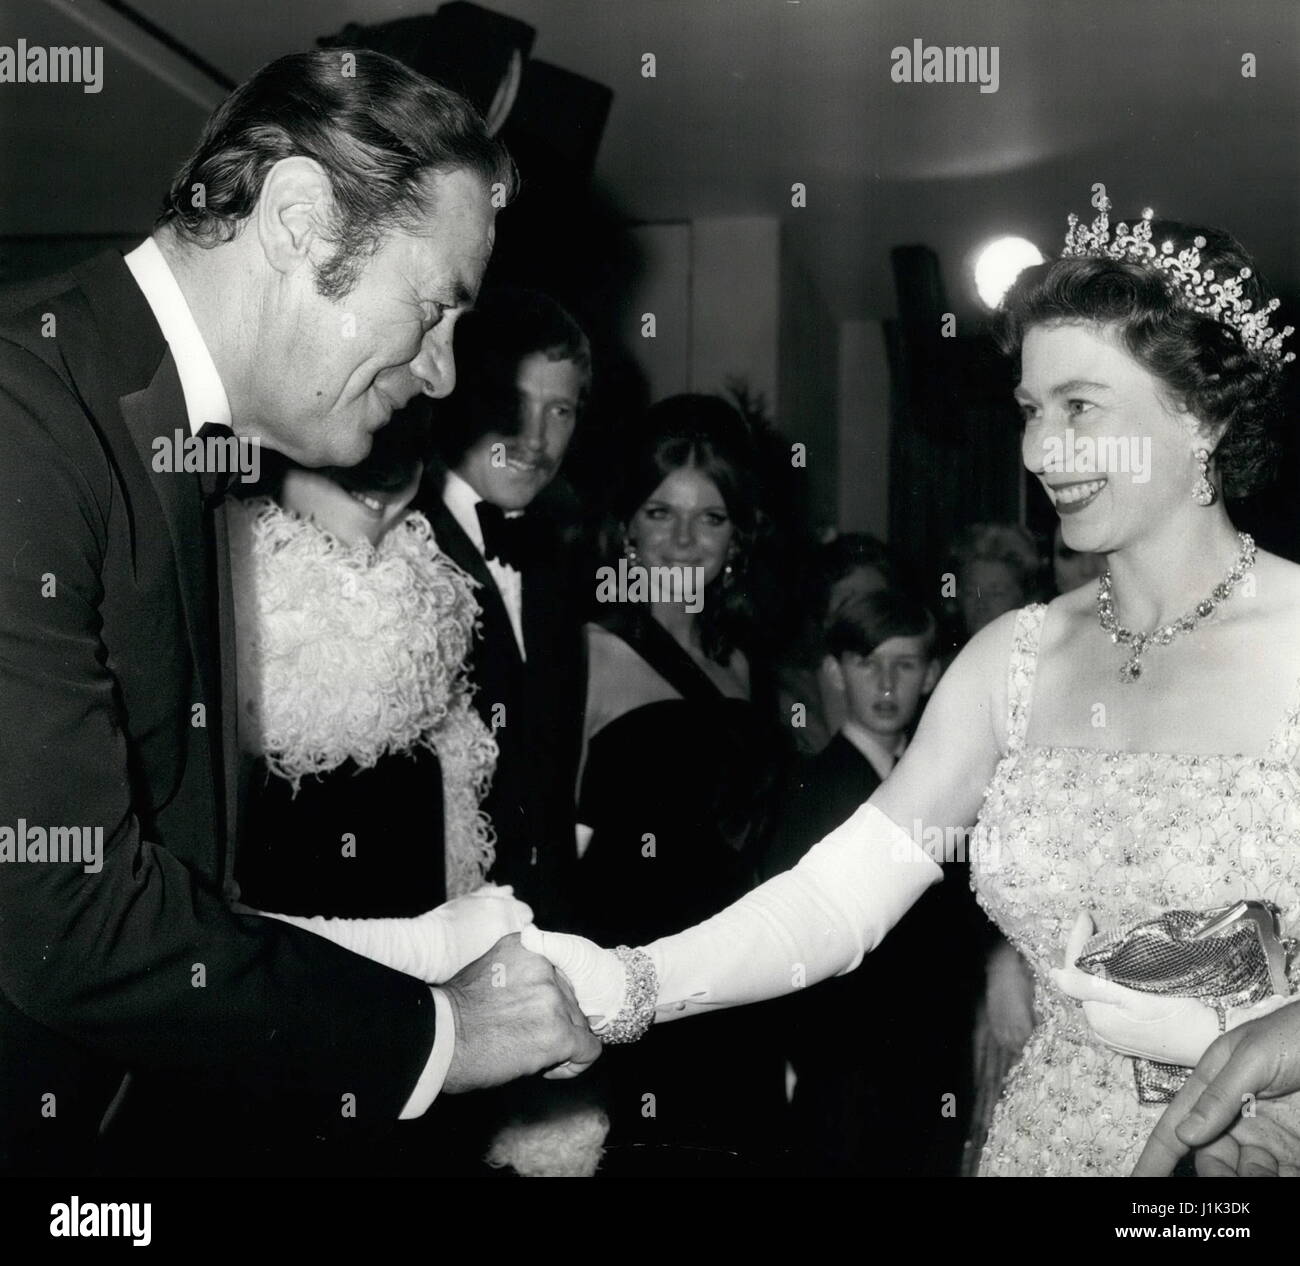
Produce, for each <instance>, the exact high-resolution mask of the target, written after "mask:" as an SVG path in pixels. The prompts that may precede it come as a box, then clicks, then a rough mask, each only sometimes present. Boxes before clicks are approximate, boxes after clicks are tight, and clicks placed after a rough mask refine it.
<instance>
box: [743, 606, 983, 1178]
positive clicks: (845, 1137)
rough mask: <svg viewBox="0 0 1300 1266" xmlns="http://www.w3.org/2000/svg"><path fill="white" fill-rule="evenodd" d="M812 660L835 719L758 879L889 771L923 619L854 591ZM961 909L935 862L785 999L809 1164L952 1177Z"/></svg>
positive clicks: (961, 1016)
mask: <svg viewBox="0 0 1300 1266" xmlns="http://www.w3.org/2000/svg"><path fill="white" fill-rule="evenodd" d="M825 670H826V673H827V675H828V676H829V678H830V680H831V681H832V683H833V684H834V685H835V686H836V688H837V689H842V691H843V694H844V700H845V705H846V713H847V715H846V719H845V721H844V723H843V725H842V726H841V727H840V730H839V731H838V733H837V734H836V735H835V737H834V738H832V739H831V741H830V744H829V745H828V746H827V747H826V748H825V750H824V751H822V752H821V753H820V754H819V755H818V756H816V757H815V758H813V759H812V760H811V761H810V762H808V763H807V764H806V765H805V767H804V770H803V774H802V777H801V779H800V785H799V788H798V790H797V791H796V792H795V794H794V796H793V798H792V799H791V801H790V803H789V810H788V812H787V814H786V815H785V817H784V819H783V821H782V823H781V824H780V826H779V828H778V830H777V832H776V836H775V841H774V845H773V848H772V850H771V854H770V863H769V866H768V871H769V873H777V872H779V871H781V870H785V869H788V868H789V867H791V866H793V865H794V864H795V863H796V862H798V860H799V859H800V858H801V857H802V856H803V854H804V853H805V852H806V851H807V850H808V849H809V848H810V847H811V846H812V845H813V844H815V843H816V842H817V841H818V840H819V839H821V838H822V837H823V836H824V835H826V834H827V833H828V832H830V831H831V830H833V829H834V828H835V827H836V826H838V825H839V824H840V823H841V822H843V821H844V820H845V819H847V818H848V817H849V816H850V815H851V814H852V813H853V811H854V810H855V809H856V808H857V807H858V806H859V805H860V804H862V803H863V801H865V800H867V799H869V798H870V796H871V794H872V793H873V792H874V791H875V790H876V788H877V787H878V786H880V784H881V783H882V782H883V781H884V780H885V779H886V778H887V777H888V776H889V773H890V771H891V770H892V769H893V767H894V765H895V763H896V762H897V760H898V758H899V757H900V756H901V755H902V753H903V750H904V749H905V747H906V746H907V741H908V738H909V737H910V735H911V734H912V732H913V730H914V728H915V725H916V722H917V720H918V718H919V716H920V713H921V710H922V708H923V707H924V704H925V700H926V698H927V696H928V695H929V694H930V692H931V691H932V690H933V689H934V687H935V684H936V683H937V681H938V679H939V662H938V659H937V658H936V655H935V622H934V617H933V616H932V615H931V614H930V612H929V611H927V610H926V609H925V608H924V607H923V606H921V605H920V604H919V603H916V602H914V601H913V600H912V599H910V598H909V597H907V596H906V595H904V594H902V593H899V592H897V591H895V590H888V589H887V590H882V591H880V592H876V593H872V594H869V595H867V596H864V597H859V598H855V599H853V600H851V601H850V602H849V603H847V604H846V605H845V606H843V607H842V608H840V609H839V611H838V612H836V613H835V615H834V616H833V617H832V620H831V623H830V626H829V628H828V629H827V632H826V661H825ZM972 914H974V915H975V917H976V918H978V917H979V916H978V912H977V911H975V909H974V903H973V900H972V899H971V897H970V894H969V889H968V872H967V871H966V869H965V867H964V866H961V865H953V866H948V867H946V868H945V877H944V882H943V883H941V884H939V885H937V886H936V887H934V888H932V889H931V890H930V891H929V892H928V893H927V894H926V895H925V896H924V897H923V898H922V899H921V901H919V902H918V903H917V905H916V906H915V907H914V908H913V909H912V910H911V911H910V912H909V913H908V915H907V916H906V917H905V918H904V919H903V921H902V922H901V923H900V924H899V925H898V926H897V927H896V928H895V929H894V930H893V931H892V932H891V933H890V934H889V936H888V937H887V938H886V940H885V941H884V943H883V944H882V945H880V946H879V947H878V948H877V949H876V950H875V951H874V952H873V953H871V954H869V955H868V956H867V958H866V959H865V960H864V962H863V964H862V966H861V967H859V968H858V969H857V970H856V971H854V972H852V973H850V974H849V975H848V976H842V977H838V978H836V979H834V980H829V981H826V982H825V983H823V984H820V985H816V986H814V987H813V988H811V989H809V990H808V991H807V993H804V994H800V995H796V996H795V997H794V998H793V999H792V1000H791V1004H790V1016H789V1021H788V1023H789V1031H790V1034H791V1038H790V1043H789V1049H788V1058H789V1060H790V1063H791V1065H792V1067H793V1069H794V1073H795V1077H796V1085H795V1091H794V1097H793V1101H792V1104H791V1114H792V1121H793V1132H794V1139H795V1143H796V1147H797V1148H798V1150H799V1151H800V1152H802V1153H803V1154H804V1159H805V1161H806V1163H808V1164H810V1165H811V1166H812V1167H813V1168H815V1169H817V1170H818V1171H820V1172H825V1173H834V1174H852V1175H867V1174H870V1175H888V1174H909V1175H910V1174H917V1175H944V1174H956V1173H957V1172H958V1168H959V1166H960V1161H961V1150H962V1144H963V1141H964V1138H965V1127H966V1120H967V1117H968V1112H969V1099H970V1097H971V1096H970V1093H969V1079H970V1024H971V1019H970V998H971V994H972V982H971V981H970V980H969V979H968V977H969V976H970V975H971V972H972V966H973V965H974V964H977V963H978V961H979V955H978V953H976V952H974V950H973V949H972V948H971V947H973V946H976V945H978V940H977V937H976V934H975V930H974V928H975V924H974V922H973V920H972Z"/></svg>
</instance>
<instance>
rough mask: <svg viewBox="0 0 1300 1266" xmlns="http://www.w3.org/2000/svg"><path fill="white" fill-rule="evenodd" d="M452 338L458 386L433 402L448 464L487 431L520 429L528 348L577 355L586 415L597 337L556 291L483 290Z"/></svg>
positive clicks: (559, 357)
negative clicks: (589, 335) (590, 338)
mask: <svg viewBox="0 0 1300 1266" xmlns="http://www.w3.org/2000/svg"><path fill="white" fill-rule="evenodd" d="M452 338H453V344H452V346H453V354H454V355H455V358H456V390H455V391H453V392H452V393H451V395H449V396H447V397H446V398H445V399H442V400H438V401H436V402H435V404H434V406H433V414H434V423H435V425H434V431H433V436H434V443H435V445H436V446H437V450H438V456H439V457H440V458H441V459H442V461H443V463H444V465H446V466H447V467H448V468H449V469H452V470H454V469H455V468H456V467H457V466H458V465H459V464H460V462H461V459H462V458H463V457H464V456H465V454H466V453H467V452H469V450H470V449H471V448H473V447H474V446H475V445H476V444H477V443H478V442H479V441H480V440H481V439H482V438H483V437H484V436H485V435H516V434H518V432H519V427H520V412H519V403H520V402H519V388H518V385H517V384H518V378H519V366H520V365H521V364H522V363H523V362H524V361H525V360H526V359H527V358H528V357H529V356H535V355H540V356H545V357H546V359H547V360H550V361H565V360H567V361H572V362H573V363H574V365H575V366H576V367H577V369H578V374H579V392H578V401H577V405H578V415H579V419H581V416H582V413H583V410H584V409H585V408H586V404H587V398H588V396H589V395H590V392H591V375H592V368H591V343H590V342H589V341H588V339H587V335H586V334H585V333H584V332H583V329H582V327H581V326H580V325H579V324H578V322H577V321H576V320H574V318H573V317H572V316H571V315H570V314H569V312H568V311H567V310H566V309H565V308H564V307H563V306H561V304H559V303H558V302H557V301H556V300H555V299H552V298H551V296H550V295H548V294H543V293H542V292H541V291H540V290H527V289H525V288H523V287H519V286H495V287H492V288H490V289H488V290H485V291H484V292H483V293H482V294H481V295H480V296H479V300H478V303H477V304H476V305H475V306H474V307H473V308H471V309H470V310H469V311H468V312H466V313H465V314H464V315H463V316H461V317H460V318H458V320H457V321H456V329H455V332H454V334H453V336H452Z"/></svg>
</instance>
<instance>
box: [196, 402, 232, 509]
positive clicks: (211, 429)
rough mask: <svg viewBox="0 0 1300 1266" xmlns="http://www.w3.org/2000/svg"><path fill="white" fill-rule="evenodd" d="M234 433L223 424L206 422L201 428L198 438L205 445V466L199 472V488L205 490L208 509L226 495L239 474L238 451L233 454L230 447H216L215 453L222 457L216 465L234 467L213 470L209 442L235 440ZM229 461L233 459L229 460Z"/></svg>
mask: <svg viewBox="0 0 1300 1266" xmlns="http://www.w3.org/2000/svg"><path fill="white" fill-rule="evenodd" d="M234 436H235V433H234V431H232V430H231V429H230V427H228V426H225V425H224V424H223V423H221V422H205V423H204V424H203V425H202V426H201V427H199V433H198V438H199V440H200V441H201V442H202V443H203V465H202V466H201V468H200V470H199V487H200V488H202V489H203V505H204V508H205V509H207V508H209V507H211V506H214V505H216V504H217V503H218V502H220V501H221V499H222V498H223V497H224V496H225V495H226V489H227V488H229V487H230V481H231V480H232V479H234V477H235V475H236V474H237V473H238V472H237V471H236V470H235V469H233V466H235V465H238V451H236V452H235V453H232V452H231V450H230V445H228V444H222V445H219V446H218V445H214V446H213V448H214V453H216V454H219V455H220V459H221V460H220V461H219V462H217V463H215V464H216V465H218V466H221V465H225V466H232V468H231V469H217V470H213V469H212V468H211V465H212V464H210V463H209V462H208V440H209V439H220V440H226V439H233V438H234ZM227 459H233V461H231V460H227Z"/></svg>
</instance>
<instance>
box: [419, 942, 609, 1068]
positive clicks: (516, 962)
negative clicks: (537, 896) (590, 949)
mask: <svg viewBox="0 0 1300 1266" xmlns="http://www.w3.org/2000/svg"><path fill="white" fill-rule="evenodd" d="M441 988H442V989H443V990H444V992H445V993H446V994H447V997H448V999H449V1001H450V1002H451V1007H452V1012H453V1014H454V1015H455V1017H456V1048H455V1052H454V1054H453V1055H452V1060H451V1068H450V1069H448V1071H447V1077H446V1080H445V1081H444V1082H443V1086H442V1089H443V1093H444V1094H461V1093H463V1092H465V1091H467V1090H483V1089H485V1088H486V1087H488V1086H499V1085H501V1084H503V1083H504V1082H507V1081H514V1080H515V1078H516V1077H527V1076H530V1075H531V1074H533V1073H539V1072H541V1071H542V1070H543V1069H547V1068H554V1067H556V1066H557V1065H561V1064H563V1065H566V1069H567V1070H568V1071H569V1072H571V1073H572V1072H580V1071H581V1070H582V1069H584V1068H586V1067H587V1066H588V1065H589V1064H592V1063H594V1062H595V1060H596V1059H597V1057H598V1056H599V1055H600V1051H601V1043H600V1040H599V1039H598V1038H596V1037H595V1036H593V1034H592V1032H591V1030H590V1029H589V1028H588V1027H587V1021H586V1020H585V1019H584V1018H583V1015H582V1011H581V1010H580V1009H579V1007H578V1004H577V1002H576V1001H575V999H574V997H573V992H572V990H570V989H569V987H568V985H567V984H566V983H565V981H564V980H563V978H562V977H561V976H560V975H559V974H558V973H557V972H556V970H555V968H554V967H553V966H552V965H551V964H550V962H548V961H547V960H546V959H545V958H543V957H542V956H541V955H540V954H533V953H530V952H529V951H528V950H526V949H524V948H523V946H522V945H520V943H519V934H518V933H514V934H512V935H510V936H503V937H502V938H501V939H500V940H499V941H498V942H497V943H496V944H495V945H494V946H493V947H492V948H491V949H490V950H488V952H487V953H486V954H484V955H483V957H482V958H479V959H476V960H475V961H474V962H472V963H470V965H469V966H468V967H466V968H464V969H463V970H462V971H459V972H457V973H456V975H455V976H453V977H452V978H451V980H449V981H448V982H447V984H445V985H443V986H441Z"/></svg>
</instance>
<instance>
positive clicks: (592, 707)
mask: <svg viewBox="0 0 1300 1266" xmlns="http://www.w3.org/2000/svg"><path fill="white" fill-rule="evenodd" d="M585 633H586V638H587V726H586V731H587V736H588V737H589V738H590V737H591V736H592V735H593V734H595V733H596V732H597V731H598V730H600V729H603V728H604V727H605V726H606V725H608V724H609V723H610V722H611V721H613V720H616V719H617V718H618V717H620V716H622V715H623V714H624V713H625V712H630V711H631V710H632V709H633V708H637V707H641V706H642V705H643V704H647V703H655V702H657V701H659V700H662V699H676V698H678V697H679V696H678V694H677V692H676V691H675V690H674V689H673V688H672V687H671V686H670V685H669V684H668V683H667V682H666V681H665V680H664V679H663V678H662V677H660V676H659V674H658V673H657V672H655V670H654V669H653V668H651V667H650V665H649V664H647V663H646V662H645V660H643V659H642V658H641V656H640V655H638V654H637V653H636V651H634V650H633V649H632V647H631V646H629V645H628V644H627V643H626V642H625V641H624V640H623V639H622V638H621V637H619V636H618V634H616V633H611V632H610V631H609V630H608V629H606V628H602V627H601V626H600V625H599V624H588V625H587V626H586V628H585Z"/></svg>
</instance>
